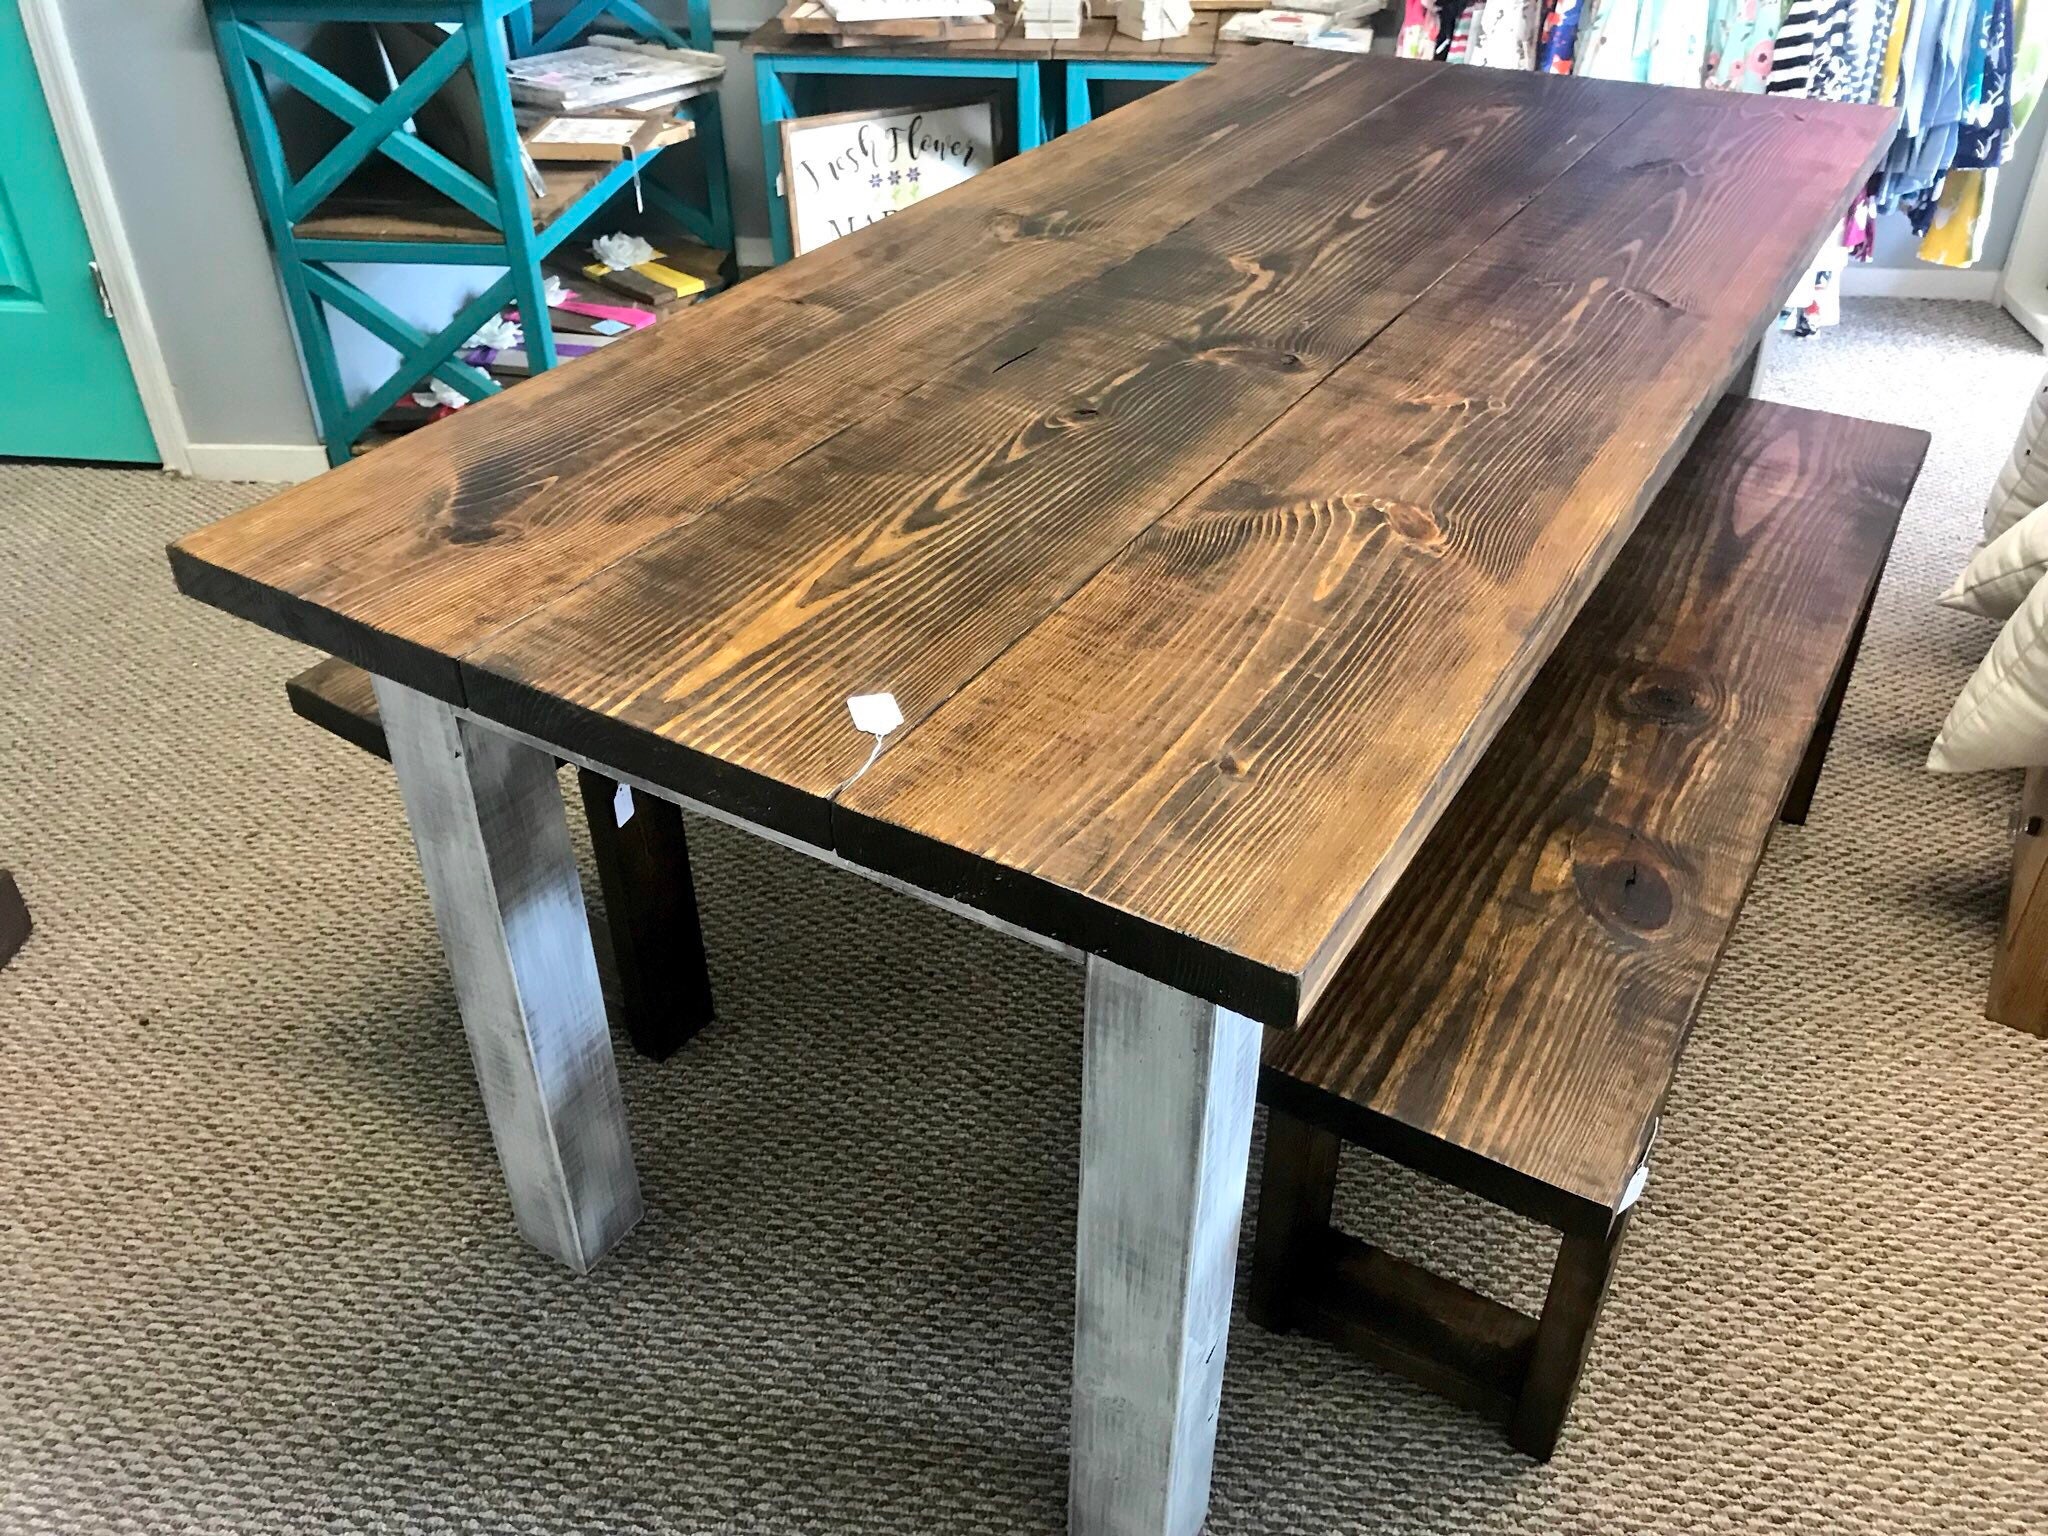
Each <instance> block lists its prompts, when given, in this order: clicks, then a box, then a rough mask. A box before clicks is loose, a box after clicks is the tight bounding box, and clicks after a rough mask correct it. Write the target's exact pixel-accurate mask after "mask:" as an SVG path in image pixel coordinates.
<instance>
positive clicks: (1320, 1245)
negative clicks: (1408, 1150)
mask: <svg viewBox="0 0 2048 1536" xmlns="http://www.w3.org/2000/svg"><path fill="white" fill-rule="evenodd" d="M1343 1145H1344V1144H1343V1143H1342V1142H1341V1141H1339V1140H1338V1139H1337V1138H1336V1137H1335V1136H1333V1135H1331V1134H1330V1133H1329V1132H1328V1131H1325V1130H1322V1129H1320V1128H1318V1127H1316V1126H1313V1125H1310V1124H1309V1123H1308V1122H1307V1121H1306V1120H1300V1119H1297V1118H1295V1117H1294V1116H1293V1115H1290V1114H1288V1113H1287V1112H1286V1111H1285V1110H1282V1109H1272V1108H1268V1109H1267V1111H1266V1169H1265V1175H1264V1177H1263V1178H1262V1179H1261V1181H1260V1184H1259V1225H1258V1231H1257V1234H1256V1235H1255V1237H1254V1239H1253V1242H1252V1276H1251V1294H1250V1295H1248V1296H1247V1297H1246V1298H1245V1311H1246V1314H1247V1315H1248V1316H1249V1317H1250V1318H1251V1320H1252V1321H1253V1322H1255V1323H1257V1324H1258V1325H1259V1326H1260V1327H1261V1328H1268V1329H1271V1330H1272V1331H1273V1332H1274V1333H1286V1332H1288V1331H1289V1330H1290V1329H1292V1328H1293V1327H1294V1326H1295V1321H1296V1313H1297V1308H1298V1304H1299V1301H1300V1298H1301V1295H1302V1292H1303V1290H1304V1289H1305V1288H1306V1287H1308V1286H1309V1285H1310V1284H1312V1283H1313V1281H1314V1279H1315V1272H1316V1271H1317V1270H1318V1268H1319V1267H1320V1266H1323V1265H1325V1264H1327V1263H1328V1249H1329V1243H1330V1208H1331V1206H1332V1205H1333V1204H1334V1203H1335V1201H1336V1195H1337V1161H1338V1158H1339V1156H1340V1155H1341V1153H1342V1151H1343Z"/></svg>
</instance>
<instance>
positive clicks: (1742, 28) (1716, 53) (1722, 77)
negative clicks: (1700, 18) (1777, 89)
mask: <svg viewBox="0 0 2048 1536" xmlns="http://www.w3.org/2000/svg"><path fill="white" fill-rule="evenodd" d="M1783 15H1784V12H1783V5H1782V0H1717V3H1716V4H1715V5H1714V6H1713V7H1712V8H1711V10H1710V11H1709V13H1708V17H1707V67H1706V76H1707V78H1706V83H1707V84H1708V85H1711V86H1713V87H1715V88H1716V89H1718V90H1723V91H1750V92H1755V91H1761V90H1762V89H1763V88H1764V86H1765V85H1766V84H1767V83H1768V82H1769V81H1770V78H1771V49H1772V46H1773V45H1774V44H1775V43H1776V42H1777V39H1778V26H1779V23H1780V22H1781V21H1782V20H1783Z"/></svg>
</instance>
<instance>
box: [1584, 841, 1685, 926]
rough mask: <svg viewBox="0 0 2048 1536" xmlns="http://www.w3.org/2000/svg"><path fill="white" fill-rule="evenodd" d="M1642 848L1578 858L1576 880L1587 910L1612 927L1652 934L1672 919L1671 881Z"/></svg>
mask: <svg viewBox="0 0 2048 1536" xmlns="http://www.w3.org/2000/svg"><path fill="white" fill-rule="evenodd" d="M1647 852H1648V850H1647V849H1641V850H1639V851H1637V852H1635V853H1633V854H1618V855H1616V856H1614V857H1612V858H1602V859H1595V860H1592V861H1586V860H1582V859H1578V858H1574V860H1573V862H1572V883H1573V885H1575V886H1576V887H1577V888H1578V892H1579V900H1580V901H1581V902H1583V903H1584V904H1585V907H1586V911H1587V912H1589V913H1590V914H1591V915H1592V916H1593V917H1594V918H1596V919H1597V920H1598V921H1600V922H1601V923H1602V924H1604V925H1605V926H1607V927H1609V928H1622V929H1625V930H1627V931H1629V932H1631V933H1638V934H1652V933H1657V932H1659V931H1661V930H1662V929H1663V928H1664V927H1665V926H1666V925H1668V924H1669V923H1670V921H1671V911H1672V907H1673V905H1674V903H1673V899H1672V895H1671V882H1670V881H1669V880H1667V879H1666V878H1665V876H1664V872H1663V871H1662V870H1660V869H1658V868H1657V866H1656V865H1655V864H1653V863H1651V862H1649V861H1648V860H1647V859H1646V858H1645V857H1643V855H1644V853H1647Z"/></svg>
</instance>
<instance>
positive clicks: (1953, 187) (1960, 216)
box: [1919, 171, 1998, 267]
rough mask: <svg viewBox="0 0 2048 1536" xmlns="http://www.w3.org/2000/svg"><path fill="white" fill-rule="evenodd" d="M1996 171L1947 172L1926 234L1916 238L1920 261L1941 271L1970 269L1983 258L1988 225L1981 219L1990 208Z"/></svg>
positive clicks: (1996, 175) (1996, 176) (1989, 223)
mask: <svg viewBox="0 0 2048 1536" xmlns="http://www.w3.org/2000/svg"><path fill="white" fill-rule="evenodd" d="M1997 179H1998V172H1996V171H1951V172H1949V176H1948V180H1946V181H1945V182H1943V183H1942V185H1941V196H1940V198H1939V199H1938V200H1937V201H1936V203H1935V205H1934V211H1933V214H1932V215H1931V217H1930V220H1929V222H1928V226H1927V233H1926V234H1925V235H1923V236H1921V238H1920V247H1919V256H1920V259H1921V260H1922V261H1931V262H1935V263H1937V264H1939V265H1941V266H1944V267H1969V266H1974V265H1976V263H1977V262H1978V260H1979V259H1981V258H1982V256H1983V255H1984V236H1985V234H1986V233H1987V232H1988V231H1989V230H1990V228H1991V221H1990V220H1989V219H1987V218H1985V217H1984V215H1985V213H1986V212H1987V211H1988V210H1989V209H1990V207H1991V193H1992V189H1993V185H1994V184H1995V183H1996V181H1997Z"/></svg>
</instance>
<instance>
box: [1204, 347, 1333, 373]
mask: <svg viewBox="0 0 2048 1536" xmlns="http://www.w3.org/2000/svg"><path fill="white" fill-rule="evenodd" d="M1195 357H1196V359H1197V360H1198V361H1201V362H1205V363H1221V364H1222V365H1223V366H1224V367H1226V368H1260V369H1264V370H1266V371H1267V372H1269V373H1299V372H1300V371H1301V370H1302V369H1303V368H1305V367H1307V366H1308V365H1307V364H1306V363H1304V362H1302V360H1301V354H1300V353H1298V352H1289V351H1286V350H1285V349H1283V348H1280V347H1259V346H1238V345H1233V344H1230V343H1225V344H1223V345H1221V346H1214V347H1203V348H1202V349H1201V350H1200V351H1198V352H1197V353H1195Z"/></svg>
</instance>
